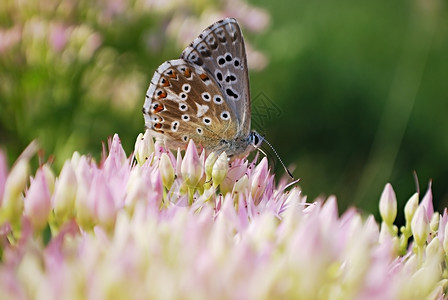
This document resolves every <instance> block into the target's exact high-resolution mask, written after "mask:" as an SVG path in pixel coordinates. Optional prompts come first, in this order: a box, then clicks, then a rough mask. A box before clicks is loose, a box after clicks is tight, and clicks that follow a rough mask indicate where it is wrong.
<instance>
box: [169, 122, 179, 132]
mask: <svg viewBox="0 0 448 300" xmlns="http://www.w3.org/2000/svg"><path fill="white" fill-rule="evenodd" d="M177 129H179V122H178V121H173V122H172V123H171V131H173V132H176V131H177Z"/></svg>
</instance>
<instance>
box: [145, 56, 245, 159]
mask: <svg viewBox="0 0 448 300" xmlns="http://www.w3.org/2000/svg"><path fill="white" fill-rule="evenodd" d="M224 99H225V98H224V95H223V94H222V92H221V90H220V88H219V86H218V84H217V82H216V81H215V80H214V78H213V77H212V76H211V75H210V74H209V73H208V72H206V71H205V70H204V69H203V68H202V67H200V66H198V65H194V64H191V63H189V62H186V61H185V60H183V59H177V60H170V61H167V62H165V63H163V64H162V65H160V66H159V68H158V69H157V71H156V72H155V73H154V76H153V78H152V80H151V83H150V86H149V88H148V91H147V92H146V100H145V104H144V106H143V115H144V117H145V125H146V127H147V128H148V129H150V130H151V131H152V132H153V133H154V134H155V136H159V137H161V138H163V139H164V140H165V141H166V144H167V146H169V147H170V148H177V147H180V148H185V146H186V144H187V142H188V140H189V139H193V140H194V141H195V143H196V144H201V145H202V146H204V148H206V149H207V150H210V151H215V150H220V148H222V145H221V143H220V141H221V140H222V139H231V138H233V137H234V136H235V135H236V134H237V130H238V128H237V122H235V120H232V118H234V117H235V116H234V115H232V113H231V110H232V108H231V107H230V106H229V105H228V103H227V102H226V101H225V100H224Z"/></svg>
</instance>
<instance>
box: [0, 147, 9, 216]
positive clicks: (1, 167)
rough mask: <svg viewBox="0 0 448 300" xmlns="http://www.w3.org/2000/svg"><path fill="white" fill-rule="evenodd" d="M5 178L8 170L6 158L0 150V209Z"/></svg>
mask: <svg viewBox="0 0 448 300" xmlns="http://www.w3.org/2000/svg"><path fill="white" fill-rule="evenodd" d="M6 178H8V169H7V165H6V158H5V155H4V154H3V152H2V151H1V150H0V207H1V206H2V200H3V193H4V191H5V184H6Z"/></svg>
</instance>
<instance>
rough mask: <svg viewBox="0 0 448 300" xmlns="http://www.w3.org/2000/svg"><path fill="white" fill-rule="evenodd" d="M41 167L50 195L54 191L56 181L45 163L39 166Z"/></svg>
mask: <svg viewBox="0 0 448 300" xmlns="http://www.w3.org/2000/svg"><path fill="white" fill-rule="evenodd" d="M41 169H42V172H44V174H45V176H44V177H45V180H46V181H47V186H48V190H49V191H50V194H51V195H52V194H53V193H54V183H55V181H56V178H55V176H54V173H53V171H52V170H51V169H50V167H49V166H48V165H47V164H44V165H43V166H42V167H41Z"/></svg>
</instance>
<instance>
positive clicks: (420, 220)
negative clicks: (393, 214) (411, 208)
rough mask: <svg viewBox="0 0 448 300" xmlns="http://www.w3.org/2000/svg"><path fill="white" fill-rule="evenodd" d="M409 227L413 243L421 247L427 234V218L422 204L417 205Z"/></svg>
mask: <svg viewBox="0 0 448 300" xmlns="http://www.w3.org/2000/svg"><path fill="white" fill-rule="evenodd" d="M411 229H412V234H413V235H414V240H415V243H416V244H417V245H418V246H419V247H422V246H423V245H424V244H425V243H426V239H427V238H428V234H429V220H428V218H427V216H426V213H425V207H424V206H419V207H418V208H417V211H416V212H415V215H414V217H413V218H412V223H411Z"/></svg>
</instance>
